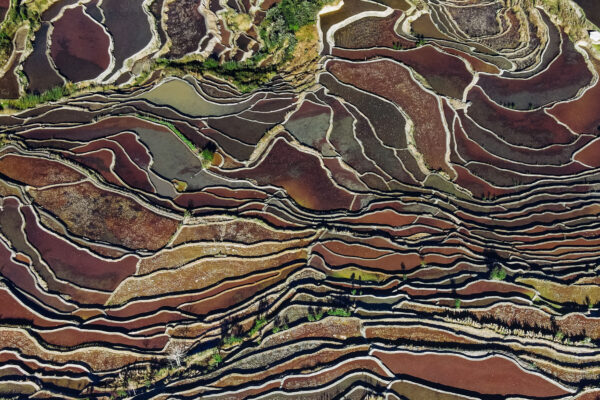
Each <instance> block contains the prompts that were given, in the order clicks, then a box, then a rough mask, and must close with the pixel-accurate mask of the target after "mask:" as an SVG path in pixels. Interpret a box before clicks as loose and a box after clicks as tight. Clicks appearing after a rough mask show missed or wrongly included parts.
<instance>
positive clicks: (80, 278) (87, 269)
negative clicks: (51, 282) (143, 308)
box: [23, 208, 138, 290]
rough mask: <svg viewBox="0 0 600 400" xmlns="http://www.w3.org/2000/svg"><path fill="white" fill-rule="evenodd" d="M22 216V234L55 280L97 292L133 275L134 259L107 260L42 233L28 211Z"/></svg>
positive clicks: (47, 233)
mask: <svg viewBox="0 0 600 400" xmlns="http://www.w3.org/2000/svg"><path fill="white" fill-rule="evenodd" d="M23 213H24V215H25V222H26V225H25V233H26V234H27V238H28V240H29V241H30V242H31V244H32V245H34V246H35V247H36V248H37V249H38V251H39V252H40V254H41V256H42V258H43V259H44V261H46V263H48V265H49V266H50V268H52V270H53V271H54V273H55V274H56V276H57V277H59V278H61V279H65V280H67V281H69V282H73V283H75V284H77V285H80V286H83V287H88V288H92V289H100V290H114V289H115V288H116V287H117V286H118V285H119V283H121V281H122V280H123V279H125V278H126V277H128V276H129V275H133V274H134V273H135V266H136V264H137V261H138V257H137V256H133V255H129V256H127V257H124V258H123V259H122V260H120V261H108V260H104V259H102V258H99V257H96V256H94V255H93V254H91V253H89V252H88V251H85V250H83V249H80V248H77V247H75V246H74V245H73V244H71V243H70V242H68V241H67V240H65V239H63V238H62V237H57V236H56V235H53V234H51V233H49V232H47V231H45V230H43V229H42V228H41V227H40V226H39V225H38V223H37V221H36V219H35V216H34V214H33V213H32V212H31V211H30V209H29V208H26V209H24V210H23Z"/></svg>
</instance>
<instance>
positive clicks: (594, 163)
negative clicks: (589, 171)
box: [573, 138, 600, 168]
mask: <svg viewBox="0 0 600 400" xmlns="http://www.w3.org/2000/svg"><path fill="white" fill-rule="evenodd" d="M599 154H600V138H599V139H595V140H593V141H591V142H589V143H588V144H587V145H586V146H585V147H583V148H582V149H581V150H579V151H578V152H577V153H575V154H574V156H573V159H574V160H576V161H579V162H580V163H583V164H585V165H589V166H590V167H592V168H599V167H600V157H599V156H598V155H599Z"/></svg>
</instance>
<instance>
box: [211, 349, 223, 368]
mask: <svg viewBox="0 0 600 400" xmlns="http://www.w3.org/2000/svg"><path fill="white" fill-rule="evenodd" d="M221 362H223V357H221V354H219V352H218V351H217V352H216V353H213V355H212V359H211V364H213V365H219V364H221Z"/></svg>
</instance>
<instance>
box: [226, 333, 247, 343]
mask: <svg viewBox="0 0 600 400" xmlns="http://www.w3.org/2000/svg"><path fill="white" fill-rule="evenodd" d="M243 341H244V339H243V338H241V337H238V336H235V335H231V336H227V337H225V338H224V339H223V344H225V345H234V344H236V343H241V342H243Z"/></svg>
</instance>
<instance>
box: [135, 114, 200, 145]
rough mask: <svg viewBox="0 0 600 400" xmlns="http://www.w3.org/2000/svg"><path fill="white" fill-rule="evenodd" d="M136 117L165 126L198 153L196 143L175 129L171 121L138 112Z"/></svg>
mask: <svg viewBox="0 0 600 400" xmlns="http://www.w3.org/2000/svg"><path fill="white" fill-rule="evenodd" d="M137 117H138V118H140V119H145V120H146V121H152V122H156V123H157V124H161V125H164V126H166V127H167V128H169V129H170V130H171V131H172V132H173V133H174V134H176V135H177V136H178V137H179V139H181V140H182V141H183V143H185V144H186V145H187V147H189V148H190V150H192V152H194V153H198V152H199V150H198V147H196V145H195V144H194V143H192V141H191V140H190V139H188V138H187V137H185V135H184V134H183V133H181V132H180V131H179V129H177V128H176V127H175V125H173V124H172V123H170V122H167V121H162V120H160V119H158V118H153V117H147V116H144V115H139V114H138V116H137Z"/></svg>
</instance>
